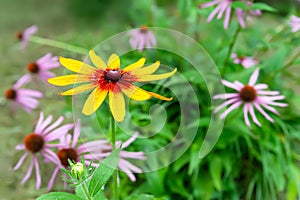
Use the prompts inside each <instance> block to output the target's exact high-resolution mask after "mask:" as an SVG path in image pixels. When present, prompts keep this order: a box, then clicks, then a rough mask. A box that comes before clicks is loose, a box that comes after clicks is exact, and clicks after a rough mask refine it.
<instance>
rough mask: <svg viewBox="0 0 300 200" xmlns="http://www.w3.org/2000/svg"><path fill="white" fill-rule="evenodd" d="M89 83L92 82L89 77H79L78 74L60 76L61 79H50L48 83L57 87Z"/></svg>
mask: <svg viewBox="0 0 300 200" xmlns="http://www.w3.org/2000/svg"><path fill="white" fill-rule="evenodd" d="M89 81H90V80H89V77H88V76H87V75H77V74H72V75H66V76H59V77H55V78H49V79H48V83H50V84H52V85H56V86H66V85H71V84H74V83H84V82H89Z"/></svg>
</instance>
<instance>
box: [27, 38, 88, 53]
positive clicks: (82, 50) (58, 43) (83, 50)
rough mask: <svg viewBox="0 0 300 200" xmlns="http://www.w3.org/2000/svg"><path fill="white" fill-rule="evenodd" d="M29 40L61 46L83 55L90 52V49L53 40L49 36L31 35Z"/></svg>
mask: <svg viewBox="0 0 300 200" xmlns="http://www.w3.org/2000/svg"><path fill="white" fill-rule="evenodd" d="M29 41H30V42H33V43H36V44H41V45H47V46H51V47H55V48H59V49H64V50H66V51H71V52H74V53H78V54H82V55H87V54H88V50H87V49H84V48H82V47H77V46H74V45H72V44H68V43H64V42H60V41H56V40H51V39H47V38H41V37H38V36H31V37H30V38H29Z"/></svg>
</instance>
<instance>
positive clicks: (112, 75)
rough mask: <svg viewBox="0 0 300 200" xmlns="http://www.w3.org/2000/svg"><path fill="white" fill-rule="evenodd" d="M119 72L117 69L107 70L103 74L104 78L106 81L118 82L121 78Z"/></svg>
mask: <svg viewBox="0 0 300 200" xmlns="http://www.w3.org/2000/svg"><path fill="white" fill-rule="evenodd" d="M121 76H122V75H121V73H120V71H119V70H109V71H107V72H106V73H105V74H104V79H105V80H107V81H108V82H113V83H115V82H118V81H119V80H120V78H121Z"/></svg>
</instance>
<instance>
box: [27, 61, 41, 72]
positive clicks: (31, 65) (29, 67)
mask: <svg viewBox="0 0 300 200" xmlns="http://www.w3.org/2000/svg"><path fill="white" fill-rule="evenodd" d="M27 70H28V71H29V72H31V73H34V74H36V73H38V72H39V70H40V69H39V66H38V65H37V64H36V63H29V64H28V65H27Z"/></svg>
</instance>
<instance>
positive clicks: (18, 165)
mask: <svg viewBox="0 0 300 200" xmlns="http://www.w3.org/2000/svg"><path fill="white" fill-rule="evenodd" d="M27 156H28V152H27V151H26V152H25V153H24V154H23V156H22V157H21V158H20V160H19V161H18V162H17V164H16V165H15V166H14V168H13V170H17V169H19V168H20V167H21V165H22V164H23V162H24V160H25V159H26V158H27Z"/></svg>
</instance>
